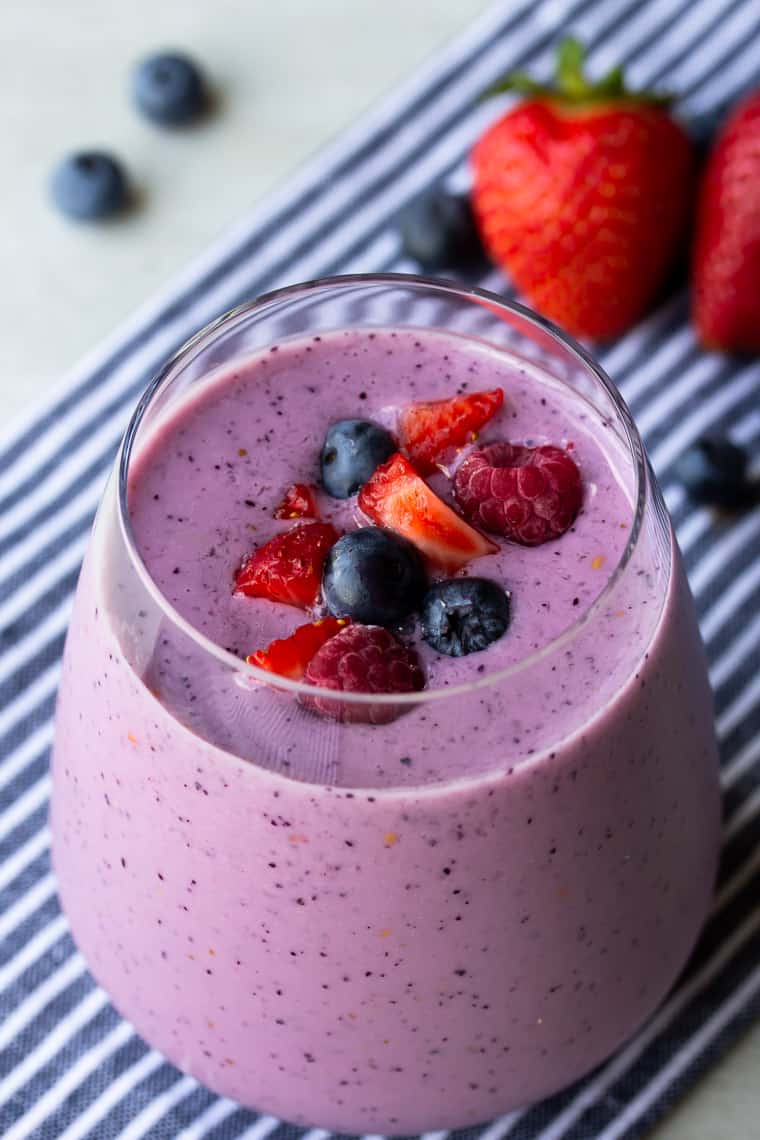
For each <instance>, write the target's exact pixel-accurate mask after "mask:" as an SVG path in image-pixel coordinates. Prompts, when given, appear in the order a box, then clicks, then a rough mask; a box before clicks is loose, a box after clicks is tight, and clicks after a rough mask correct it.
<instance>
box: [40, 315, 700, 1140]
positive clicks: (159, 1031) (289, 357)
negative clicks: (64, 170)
mask: <svg viewBox="0 0 760 1140" xmlns="http://www.w3.org/2000/svg"><path fill="white" fill-rule="evenodd" d="M464 385H468V386H470V387H471V388H472V389H480V388H492V387H495V386H501V387H503V388H504V393H505V406H504V410H503V412H502V413H501V414H500V417H499V418H498V419H497V420H495V421H494V422H493V423H492V424H491V425H490V426H489V427H488V429H487V430H486V431H485V432H484V433H483V436H484V438H499V437H503V436H507V437H508V438H509V439H511V440H514V441H517V442H528V441H534V442H544V441H551V442H553V443H560V444H563V443H565V444H567V443H569V442H573V443H574V445H575V448H574V454H575V455H576V456H577V459H578V462H579V464H580V467H581V471H582V474H583V479H584V486H585V497H584V506H583V511H582V513H581V515H580V516H579V517H578V520H577V523H576V524H575V527H574V529H573V530H572V531H571V532H569V533H567V534H566V535H565V536H564V537H563V538H561V539H559V540H558V541H557V542H555V543H548V544H546V545H545V546H543V547H539V548H535V549H531V550H527V549H522V548H519V547H515V546H513V545H506V544H505V545H504V546H503V548H502V550H501V552H500V553H499V554H498V555H494V556H490V557H488V558H484V559H482V560H481V561H480V562H478V563H476V564H472V565H471V567H470V572H471V573H479V574H483V575H486V576H489V577H495V578H497V579H498V580H499V581H502V582H503V583H504V585H505V586H506V587H507V588H508V589H509V590H510V591H511V592H512V601H513V622H512V625H511V627H510V629H509V630H508V632H507V633H506V635H505V636H504V638H503V639H501V640H500V641H499V642H497V643H495V644H494V645H493V646H492V647H491V648H489V649H488V650H486V651H484V652H482V653H478V654H473V655H471V656H470V657H469V658H465V659H461V660H454V659H451V658H442V657H437V656H435V655H434V654H433V653H432V652H430V651H428V650H427V649H425V647H422V653H423V656H424V664H425V669H426V673H427V677H428V684H429V685H431V686H433V687H434V688H435V689H436V690H438V691H440V690H446V689H447V688H448V689H449V690H451V689H453V688H454V687H455V686H456V685H457V684H459V683H460V682H462V681H472V682H474V687H472V688H466V689H465V691H464V692H457V693H453V692H451V691H449V692H448V693H445V695H444V696H442V697H436V698H434V699H430V700H424V701H423V702H422V703H421V704H420V705H419V706H416V707H412V708H411V709H410V710H409V711H407V712H406V713H405V715H403V716H400V717H399V718H398V719H397V720H395V721H394V722H393V723H391V724H388V725H370V724H340V723H336V722H335V721H330V720H327V719H324V718H321V717H319V716H318V715H316V714H315V713H313V712H311V711H310V710H308V709H304V708H302V707H301V706H300V705H299V703H298V701H297V700H296V699H295V698H294V696H293V694H291V693H283V692H275V691H272V689H271V688H270V687H269V686H265V685H257V684H254V685H253V686H249V685H248V684H247V681H246V680H245V678H243V681H244V683H243V684H242V685H240V684H238V680H239V678H238V677H237V676H236V674H235V670H234V668H232V667H230V666H229V664H228V663H221V662H219V661H216V660H215V659H214V658H213V657H211V660H210V662H209V661H208V660H207V658H209V654H208V653H207V652H206V651H205V650H199V648H198V646H197V645H196V644H195V642H194V641H193V639H192V638H189V637H188V636H187V635H186V634H182V633H181V632H179V631H178V630H177V629H176V628H175V625H176V623H173V622H172V621H171V620H169V619H167V618H166V616H165V615H162V614H161V612H160V607H157V605H156V602H155V597H152V596H151V595H150V592H149V590H148V589H147V588H146V586H145V581H144V579H143V578H142V577H141V575H140V573H138V572H137V571H136V570H135V568H134V567H133V565H132V564H131V562H130V558H129V555H128V553H127V550H126V548H125V546H124V542H123V538H122V537H121V531H120V524H119V520H118V515H117V506H116V498H115V494H114V484H113V483H112V484H111V486H110V488H109V491H108V492H107V494H106V498H105V500H104V504H103V506H102V508H101V512H100V515H99V519H98V523H97V525H96V530H95V534H94V537H93V541H92V544H91V546H90V550H89V552H88V556H87V559H86V562H85V566H84V570H83V573H82V578H81V580H80V586H79V590H78V594H77V601H76V605H75V611H74V616H73V618H72V623H71V628H70V632H69V638H68V642H67V648H66V654H65V660H64V668H63V675H62V680H61V688H60V696H59V706H58V719H57V729H56V741H55V750H54V781H53V804H52V825H53V841H54V863H55V869H56V873H57V876H58V881H59V885H60V891H61V897H62V900H63V903H64V906H65V909H66V912H67V915H68V917H69V919H70V921H71V924H72V929H73V931H74V934H75V937H76V939H77V941H78V943H79V945H80V947H81V949H82V950H83V952H84V954H85V955H86V957H87V960H88V963H89V964H90V966H91V968H92V970H93V972H94V974H95V976H96V977H97V979H98V980H99V981H100V982H101V983H102V984H103V985H104V986H105V987H106V988H107V989H108V991H109V993H110V994H111V996H112V998H113V1000H114V1002H115V1004H116V1006H117V1008H118V1009H119V1010H120V1011H121V1012H123V1013H124V1014H125V1015H126V1016H127V1017H128V1018H130V1019H131V1020H132V1022H133V1023H134V1024H135V1025H136V1026H137V1028H138V1029H139V1031H140V1032H141V1033H142V1034H143V1035H144V1036H145V1037H146V1038H147V1040H148V1041H149V1042H150V1043H151V1044H152V1045H154V1046H156V1047H158V1048H160V1049H162V1050H163V1051H164V1052H165V1053H166V1054H167V1055H168V1056H169V1057H170V1058H171V1059H172V1060H173V1061H174V1062H175V1063H177V1064H178V1065H179V1066H181V1067H182V1068H183V1069H185V1070H186V1071H188V1072H190V1073H192V1074H193V1075H195V1076H196V1077H198V1078H199V1079H200V1080H202V1081H204V1082H206V1083H207V1084H208V1085H209V1086H210V1087H211V1088H213V1089H214V1090H215V1091H217V1092H219V1093H222V1094H224V1095H227V1096H230V1097H233V1098H235V1099H237V1100H239V1101H241V1102H243V1103H244V1104H246V1105H249V1106H251V1107H254V1108H257V1109H259V1110H262V1111H268V1112H272V1113H274V1114H276V1115H279V1116H282V1117H284V1118H286V1119H288V1120H292V1121H294V1122H297V1123H299V1124H303V1125H319V1126H323V1127H326V1128H330V1129H333V1130H335V1131H340V1132H356V1133H383V1134H385V1133H397V1134H410V1133H415V1132H419V1131H425V1130H431V1129H435V1128H452V1127H460V1126H466V1125H471V1124H474V1123H476V1122H479V1121H483V1120H486V1119H489V1118H491V1117H494V1116H497V1115H498V1114H500V1113H503V1112H506V1111H508V1110H509V1109H511V1108H515V1107H517V1106H519V1105H524V1104H526V1103H529V1102H531V1101H533V1100H535V1099H537V1098H539V1097H541V1096H544V1095H547V1094H548V1093H550V1092H553V1091H554V1090H556V1089H558V1088H559V1087H561V1086H563V1085H565V1084H567V1083H568V1082H569V1081H572V1080H574V1079H576V1078H577V1077H579V1076H581V1075H582V1074H583V1073H585V1072H587V1071H588V1070H589V1069H590V1068H591V1067H592V1066H594V1065H595V1064H597V1063H598V1062H600V1061H601V1060H603V1059H604V1058H605V1057H606V1056H608V1055H609V1053H610V1052H611V1051H612V1050H613V1049H614V1048H615V1047H616V1046H618V1045H619V1044H620V1043H621V1042H622V1041H623V1040H625V1039H626V1037H628V1036H629V1035H630V1034H631V1033H632V1032H633V1031H634V1030H635V1029H636V1028H637V1027H638V1026H639V1025H640V1024H641V1023H642V1021H643V1020H644V1019H645V1018H646V1017H647V1016H648V1015H649V1014H650V1013H651V1012H652V1010H653V1009H654V1008H655V1007H656V1005H657V1004H658V1003H659V1002H660V1001H661V1000H662V998H663V996H664V995H665V993H666V992H667V990H668V988H669V987H670V986H671V984H672V983H673V981H674V980H675V978H676V976H677V974H678V972H679V971H680V969H681V968H682V966H683V964H684V962H685V961H686V958H687V956H688V954H689V952H690V950H691V948H692V946H693V944H694V940H695V938H696V935H697V932H698V930H699V928H700V926H701V924H702V922H703V921H704V917H705V914H706V913H707V909H708V906H709V900H710V894H711V889H712V883H713V877H714V873H715V864H716V853H717V844H718V834H719V797H718V784H717V767H716V749H715V740H714V733H713V726H712V714H711V703H710V695H709V688H708V684H707V676H706V669H705V664H704V658H703V654H702V649H701V645H700V641H699V634H698V631H697V627H696V622H695V618H694V612H693V606H692V602H691V598H690V596H689V591H688V586H687V584H686V581H685V578H684V575H683V571H682V568H681V564H680V559H679V556H678V552H677V550H676V549H675V547H674V546H672V545H671V539H670V535H669V531H668V530H667V527H662V526H660V527H659V528H658V527H657V526H656V525H655V523H654V519H655V514H656V508H655V506H654V504H653V502H652V501H650V502H649V505H648V510H647V520H648V521H647V522H646V523H645V525H644V524H643V525H642V532H641V534H640V536H639V540H638V542H637V544H636V549H635V551H634V553H633V554H632V556H631V559H630V561H629V563H628V565H627V566H626V568H625V571H624V572H623V573H622V574H621V575H619V576H618V577H617V578H616V580H615V581H614V582H611V583H610V585H609V589H608V590H607V591H606V592H605V593H604V594H603V596H601V597H599V595H600V594H601V592H602V591H603V590H604V587H605V584H606V583H607V582H608V576H609V574H610V571H611V570H612V569H613V568H614V566H615V564H616V562H617V560H618V558H619V556H620V554H621V551H622V550H623V547H624V546H625V543H626V542H627V540H628V537H629V533H630V526H631V519H632V513H633V512H632V508H631V505H630V503H631V495H632V491H631V472H630V467H626V463H625V457H624V450H623V449H621V447H620V446H619V444H618V442H616V438H615V436H614V433H613V432H612V431H611V429H610V428H609V427H607V426H606V425H605V424H604V423H603V422H602V421H601V420H600V419H599V417H597V416H595V415H594V414H593V413H592V412H591V409H590V407H589V406H588V405H587V404H585V403H584V402H583V401H581V400H580V399H579V398H577V397H572V396H570V395H568V394H566V393H565V392H564V391H563V389H562V387H561V386H560V385H558V384H556V383H555V382H553V381H551V380H550V379H549V378H548V377H545V376H543V374H542V373H540V371H538V370H535V369H533V368H532V367H530V368H529V367H528V366H527V365H521V364H520V363H519V362H517V361H516V360H515V359H514V358H511V357H508V356H505V355H500V354H498V353H496V352H495V351H494V350H492V349H489V348H487V347H486V346H484V345H481V344H480V343H479V342H476V341H466V340H464V339H463V338H457V337H454V336H450V335H446V334H443V333H424V334H423V333H420V334H414V333H408V332H401V331H398V332H395V333H394V332H391V331H387V332H378V333H377V334H375V335H370V334H369V333H366V332H360V331H352V332H350V333H336V334H331V335H330V336H326V337H324V339H323V340H321V341H312V342H307V341H298V342H293V343H290V344H283V345H281V346H280V347H279V348H278V350H277V351H276V352H270V353H267V354H265V355H261V356H257V357H255V358H253V359H251V360H248V361H243V362H240V364H239V366H237V367H236V366H234V365H229V366H228V367H225V369H223V370H221V371H220V372H219V373H218V374H216V375H214V376H213V377H211V378H210V379H209V380H208V382H206V383H201V384H200V385H199V389H198V391H197V394H193V395H191V396H189V397H184V398H182V399H181V400H179V401H178V402H177V405H176V407H174V408H169V410H168V412H167V413H165V416H164V420H163V422H161V423H159V425H158V427H155V425H153V426H149V428H147V429H146V431H145V433H144V436H143V438H142V440H141V441H138V442H140V446H139V448H138V454H137V459H136V462H135V464H134V467H133V470H132V478H131V483H130V507H131V511H132V517H133V524H134V529H135V533H136V536H137V542H138V545H139V548H140V550H141V553H142V555H143V557H144V559H145V562H146V564H147V566H148V569H149V571H150V574H151V575H152V576H153V578H154V579H155V581H156V582H157V583H158V585H159V587H160V589H161V590H162V591H164V593H165V594H166V596H167V597H168V598H169V600H170V601H171V603H172V604H173V605H174V606H176V608H177V609H178V610H179V611H180V612H181V613H182V614H183V615H184V617H185V618H186V619H188V620H189V621H190V622H191V623H192V625H193V626H195V627H196V628H197V629H199V630H202V631H203V632H204V633H206V634H207V635H208V636H210V637H211V638H213V639H214V640H215V641H217V642H218V643H219V644H220V645H222V646H227V647H229V648H230V649H231V650H233V651H234V652H235V653H236V654H241V655H242V654H245V653H247V652H250V651H251V650H252V649H254V648H256V647H258V646H259V645H262V644H265V643H266V642H267V640H268V639H269V638H270V637H272V636H276V635H282V634H285V633H287V632H289V631H290V630H291V629H292V628H293V627H294V626H295V625H297V624H298V623H299V622H300V621H301V620H302V615H301V614H299V612H298V611H297V610H295V609H292V608H289V607H284V606H278V605H274V604H272V603H268V602H264V601H251V600H250V599H245V598H233V597H232V593H231V585H232V576H233V574H234V570H235V568H236V567H237V565H238V564H239V562H240V560H241V559H242V558H243V557H244V556H245V555H246V554H248V553H249V552H250V550H251V548H252V546H253V545H255V544H256V543H259V542H261V541H264V540H265V539H266V538H268V537H270V536H271V535H272V534H274V533H275V532H276V531H278V530H279V529H281V528H282V527H283V526H287V525H288V524H287V523H284V524H283V523H278V522H276V521H275V520H274V519H273V518H272V511H273V508H274V507H275V506H276V504H277V503H278V502H279V499H280V497H281V494H282V491H283V490H284V488H285V486H286V485H287V484H289V483H291V482H293V481H295V480H298V481H309V480H314V479H315V478H316V475H317V468H316V462H317V455H318V452H319V447H320V445H321V441H322V437H323V435H324V431H325V429H326V427H327V425H328V424H329V423H330V422H331V421H332V420H334V419H337V418H340V417H353V416H356V415H366V416H367V417H368V418H372V419H378V420H380V421H382V422H386V423H388V424H389V425H390V424H391V422H392V417H393V409H394V408H395V407H397V406H398V405H399V404H400V403H402V402H406V401H408V400H409V399H412V398H415V397H419V398H426V399H427V398H435V397H438V396H440V397H443V396H448V395H451V394H452V393H453V392H456V391H457V390H461V389H462V388H463V386H464ZM465 390H466V389H465ZM544 401H545V402H544ZM439 486H441V487H442V486H443V481H440V482H439ZM320 505H321V507H322V509H323V510H324V512H325V513H326V514H327V512H328V509H330V510H331V511H332V512H333V517H335V519H336V521H337V522H338V523H340V525H341V526H342V527H348V526H350V525H354V524H355V522H356V521H357V520H356V519H355V518H354V516H353V506H352V505H351V504H348V505H346V506H343V507H334V506H333V507H331V505H330V503H329V502H328V501H327V499H326V498H324V497H321V499H320ZM663 536H664V537H663ZM175 570H176V571H177V572H176V573H175ZM597 597H598V601H597V602H596V604H595V608H594V609H593V611H592V612H591V613H590V615H589V617H588V619H587V621H586V622H585V624H582V625H581V626H580V627H579V628H578V629H576V630H574V631H573V633H572V635H570V636H568V637H567V638H565V639H562V640H560V641H559V642H557V643H552V644H551V646H550V647H548V648H547V651H546V653H545V654H544V655H540V654H539V656H538V658H537V659H536V660H534V661H533V663H532V664H531V665H530V666H529V667H523V668H521V669H520V670H518V671H517V673H516V674H515V675H513V676H510V677H508V678H506V679H502V680H497V681H494V682H493V683H491V681H490V678H491V677H492V676H493V674H494V673H495V672H496V671H497V670H499V669H500V668H502V667H503V666H504V665H508V664H511V663H514V662H515V661H518V660H523V659H525V657H526V655H528V654H530V653H531V652H532V651H533V650H535V648H536V646H541V645H544V646H548V643H549V642H551V639H552V638H555V637H556V636H557V635H558V634H560V633H561V632H562V631H563V630H565V629H567V627H568V626H569V625H570V624H571V623H572V622H573V621H574V619H575V615H576V613H577V612H578V611H581V613H584V612H586V611H587V610H588V607H589V603H590V602H592V600H593V599H594V598H597ZM576 598H577V599H578V602H577V604H576V603H575V599H576ZM404 636H408V637H409V638H410V639H412V640H414V639H415V636H416V635H415V633H414V630H413V629H410V630H409V631H407V632H406V633H405V635H404ZM481 665H482V666H483V672H482V673H481V672H480V667H481ZM146 676H149V678H150V686H148V685H147V684H146V683H145V678H146ZM306 761H310V762H311V763H310V764H309V763H306ZM304 765H305V766H304ZM293 776H298V777H299V778H296V779H294V778H292V777H293ZM307 777H308V778H307Z"/></svg>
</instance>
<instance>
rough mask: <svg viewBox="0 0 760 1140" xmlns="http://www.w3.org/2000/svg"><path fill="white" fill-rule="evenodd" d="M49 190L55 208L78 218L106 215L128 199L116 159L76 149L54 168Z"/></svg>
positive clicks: (122, 171) (103, 154) (122, 175)
mask: <svg viewBox="0 0 760 1140" xmlns="http://www.w3.org/2000/svg"><path fill="white" fill-rule="evenodd" d="M50 190H51V194H52V197H53V201H54V202H55V204H56V206H57V207H58V209H59V210H60V211H61V212H62V213H64V214H66V215H67V216H68V217H70V218H76V219H77V221H95V220H97V219H100V218H107V217H109V216H110V215H112V214H115V213H117V211H119V210H121V209H122V208H123V207H124V205H125V204H126V201H127V179H126V176H125V174H124V170H123V168H122V166H121V164H120V163H119V162H118V160H117V159H115V158H113V157H112V156H111V155H110V154H105V153H104V152H102V151H96V150H92V151H79V152H78V153H76V154H70V155H68V156H67V157H66V158H64V159H63V160H62V161H61V162H60V163H59V164H58V166H57V167H56V168H55V170H54V171H53V177H52V179H51V183H50Z"/></svg>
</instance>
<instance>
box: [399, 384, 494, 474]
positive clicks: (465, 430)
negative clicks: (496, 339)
mask: <svg viewBox="0 0 760 1140" xmlns="http://www.w3.org/2000/svg"><path fill="white" fill-rule="evenodd" d="M503 402H504V393H503V392H502V390H501V388H494V390H493V391H492V392H473V393H472V394H471V395H468V396H454V398H453V399H451V400H432V401H430V402H428V403H424V404H410V405H409V407H407V408H404V409H403V411H402V412H401V414H400V415H399V421H398V423H399V435H400V437H401V443H402V445H403V447H404V450H405V451H406V452H407V454H408V455H409V458H410V459H411V461H412V463H413V464H414V466H415V467H416V468H417V470H418V471H420V472H421V473H422V474H423V475H424V474H427V473H428V472H430V471H434V470H435V468H436V464H437V461H438V460H439V459H441V458H442V457H443V456H444V455H445V454H446V453H447V452H449V451H452V450H453V449H454V448H457V447H463V446H464V445H465V444H466V443H472V442H473V440H474V439H475V438H476V435H477V432H479V431H480V429H481V428H482V427H483V424H485V423H488V421H489V420H490V419H491V417H492V416H494V415H495V414H496V412H498V410H499V408H500V407H501V405H502V404H503Z"/></svg>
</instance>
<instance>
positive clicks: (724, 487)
mask: <svg viewBox="0 0 760 1140" xmlns="http://www.w3.org/2000/svg"><path fill="white" fill-rule="evenodd" d="M674 470H675V474H676V476H677V478H678V479H680V481H681V482H682V483H683V485H684V487H685V488H686V491H687V492H688V494H689V495H690V497H691V498H692V499H695V500H696V501H697V502H700V503H711V504H715V505H716V506H720V507H739V506H742V505H743V504H745V503H747V502H748V501H749V499H750V498H751V488H750V486H749V483H748V481H747V453H746V451H745V450H744V449H743V448H742V447H738V446H737V444H735V443H732V442H731V440H729V439H726V438H725V436H718V435H711V436H703V437H702V439H698V440H697V441H696V442H695V443H693V444H692V445H691V447H690V448H688V450H687V451H685V452H684V453H683V455H681V456H680V457H679V459H677V460H676V463H675V468H674Z"/></svg>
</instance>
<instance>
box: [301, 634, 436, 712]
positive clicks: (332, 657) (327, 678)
mask: <svg viewBox="0 0 760 1140" xmlns="http://www.w3.org/2000/svg"><path fill="white" fill-rule="evenodd" d="M305 679H306V681H307V682H308V683H309V684H311V685H319V686H320V688H323V689H334V690H335V691H336V692H341V693H416V692H419V690H420V689H422V688H423V686H424V684H425V678H424V676H423V673H422V669H421V668H420V664H419V661H418V660H417V655H416V654H415V652H414V651H413V650H412V649H407V648H406V646H404V645H402V644H401V642H400V641H397V640H396V638H395V637H394V636H393V634H392V633H389V632H388V630H387V629H383V628H382V626H379V625H349V626H346V628H345V629H343V630H341V632H340V633H336V634H335V636H334V637H331V638H330V640H329V641H327V642H325V644H324V645H323V646H322V648H321V649H320V650H318V651H317V653H316V654H315V655H314V657H312V659H311V661H310V662H309V665H308V667H307V669H306V678H305ZM302 701H303V703H304V704H305V705H307V707H308V708H312V709H315V710H316V711H317V712H320V713H322V715H323V716H327V717H331V718H332V719H333V720H341V721H354V722H357V721H364V722H367V723H370V724H387V723H388V722H389V721H391V720H395V719H396V717H397V716H399V715H400V713H401V711H402V709H401V708H400V707H399V706H394V705H391V704H377V705H373V704H372V703H371V702H363V703H361V704H359V703H356V704H353V703H347V702H345V701H333V700H330V699H329V698H325V697H303V698H302Z"/></svg>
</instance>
